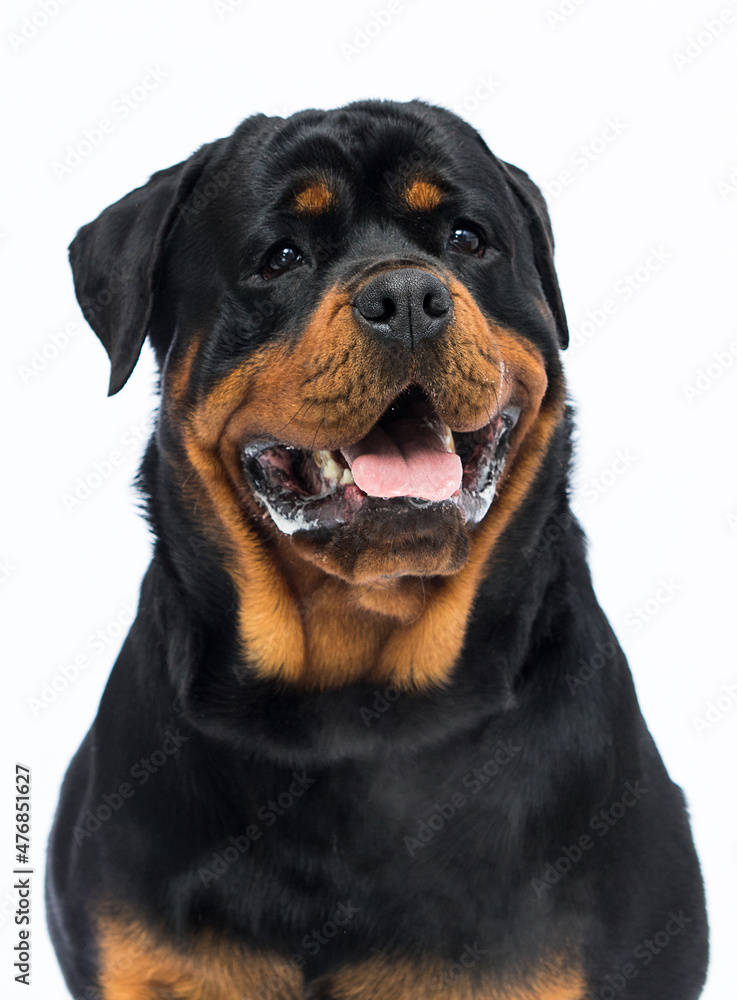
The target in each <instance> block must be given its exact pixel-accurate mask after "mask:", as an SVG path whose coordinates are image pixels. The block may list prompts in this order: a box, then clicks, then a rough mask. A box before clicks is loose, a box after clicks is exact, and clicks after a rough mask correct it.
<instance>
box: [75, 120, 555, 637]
mask: <svg viewBox="0 0 737 1000" xmlns="http://www.w3.org/2000/svg"><path fill="white" fill-rule="evenodd" d="M71 260H72V265H73V269H74V274H75V283H76V287H77V293H78V296H79V299H80V302H81V304H82V308H83V310H84V312H85V315H86V316H87V318H88V320H89V322H90V324H91V325H92V327H93V329H94V330H95V331H96V333H97V334H98V336H99V337H100V339H101V340H102V342H103V344H104V345H105V347H106V348H107V350H108V353H109V354H110V358H111V363H112V376H111V387H110V391H111V392H115V391H117V390H118V389H119V388H120V387H121V386H122V385H123V384H124V383H125V381H126V379H127V378H128V375H129V374H130V372H131V370H132V368H133V366H134V365H135V362H136V359H137V357H138V353H139V351H140V348H141V345H142V342H143V340H144V338H145V336H146V334H147V333H148V334H149V336H150V338H151V342H152V344H153V346H154V348H155V350H156V353H157V356H158V359H159V362H160V365H161V368H162V386H163V406H162V412H161V416H160V426H159V432H158V441H159V447H160V448H161V449H162V451H163V452H164V453H165V454H166V456H167V458H168V460H169V461H170V463H171V465H172V468H174V469H176V470H178V471H177V482H178V484H179V489H180V492H181V495H182V497H183V498H184V501H185V504H188V505H189V507H190V509H191V510H193V511H194V510H195V509H196V510H197V517H198V518H201V517H204V518H205V519H206V520H207V522H208V528H207V531H206V533H207V535H208V537H209V538H210V539H211V540H212V541H213V544H216V545H219V546H220V548H221V550H222V552H223V554H224V555H223V558H224V559H225V562H226V564H227V565H228V566H229V571H230V573H231V576H232V577H233V579H234V581H235V582H236V587H237V589H238V590H239V592H240V594H241V598H242V604H244V603H248V602H249V601H250V610H249V612H248V614H246V612H245V611H244V608H243V607H241V618H242V621H243V628H244V629H246V631H247V630H248V627H249V626H248V625H247V624H245V622H246V620H247V619H248V615H249V614H250V615H251V616H253V615H256V616H257V617H258V616H261V617H263V614H264V613H265V612H264V611H263V608H261V606H260V605H258V603H257V604H256V605H254V600H255V598H254V597H253V595H254V593H255V592H256V591H257V590H258V587H257V586H256V583H255V582H254V581H255V576H254V575H258V574H260V577H259V579H261V578H263V579H262V583H263V586H264V587H266V589H267V590H268V591H269V594H270V596H269V598H268V601H271V602H272V603H273V602H274V601H275V600H276V601H277V602H279V601H282V600H286V598H287V597H288V594H289V593H290V592H291V591H292V590H293V589H294V585H293V580H291V582H290V579H291V578H293V577H294V575H295V574H297V575H299V574H300V573H301V572H308V570H307V568H306V567H312V570H311V571H312V572H314V571H315V570H319V572H320V573H323V574H328V575H329V576H331V577H333V578H335V579H338V580H341V581H344V582H345V583H346V584H348V585H351V586H354V587H357V588H358V589H359V591H360V595H361V600H362V601H363V602H364V605H365V606H367V607H369V606H370V607H371V608H372V610H373V611H374V612H377V613H380V614H385V615H389V617H391V616H392V614H394V615H398V616H399V617H400V618H401V617H402V616H403V615H404V619H405V620H409V618H411V617H412V615H413V614H414V611H413V610H412V608H413V607H414V604H413V601H412V600H411V599H409V598H408V597H407V595H408V594H410V595H411V594H412V593H413V592H414V591H413V587H414V590H416V588H417V582H418V581H420V583H421V584H422V588H423V589H422V593H423V595H426V589H425V583H424V582H423V581H435V582H437V581H438V580H440V579H441V578H443V577H458V575H459V574H462V571H464V570H466V571H468V572H467V573H466V577H469V579H468V580H466V582H465V584H464V588H465V589H464V593H465V592H466V591H469V593H471V592H472V591H473V586H474V585H475V584H474V581H477V580H478V567H479V566H480V565H482V564H483V563H484V562H485V560H486V557H487V556H488V553H489V551H490V549H491V547H492V546H493V543H494V540H495V539H496V538H497V537H498V536H499V534H500V533H501V531H503V529H504V527H505V526H506V524H507V523H508V521H509V518H510V517H511V515H512V514H513V513H514V509H515V508H516V506H518V504H519V503H520V502H521V500H522V498H523V497H524V495H525V494H526V493H527V492H528V491H529V489H530V487H531V484H532V480H533V478H534V475H535V472H536V470H537V468H538V467H539V464H540V462H541V460H542V457H543V456H544V454H545V451H546V448H547V446H548V444H549V441H550V438H551V435H552V433H553V431H554V429H555V426H556V424H557V422H558V421H559V419H560V417H561V413H562V402H563V395H564V390H563V380H562V375H561V371H560V365H559V361H558V349H559V347H560V346H565V345H566V342H567V329H566V322H565V315H564V311H563V306H562V303H561V299H560V293H559V289H558V285H557V281H556V278H555V273H554V270H553V263H552V240H551V235H550V229H549V223H548V219H547V213H546V211H545V206H544V203H543V201H542V198H541V196H540V194H539V192H538V191H537V189H536V188H535V187H534V185H533V184H532V183H531V182H530V181H529V179H528V178H527V176H526V175H525V174H523V173H522V172H521V171H518V170H517V169H516V168H514V167H511V166H509V165H507V164H503V163H502V162H501V161H499V160H497V159H496V158H495V157H494V156H493V155H492V154H491V153H490V152H489V150H488V149H487V148H486V146H485V145H484V143H483V141H482V140H481V139H480V137H479V136H478V134H477V133H476V132H475V131H474V130H473V129H471V128H470V126H468V125H466V124H465V123H464V122H462V121H461V120H460V119H458V118H456V117H455V116H454V115H452V114H450V113H449V112H445V111H442V110H441V109H436V108H429V107H427V106H425V105H422V104H419V103H410V104H406V105H401V104H394V103H382V102H366V103H361V104H354V105H350V106H348V107H347V108H344V109H340V110H335V111H329V112H317V111H308V112H303V113H301V114H298V115H294V116H293V117H291V118H289V119H287V120H282V119H267V118H263V117H256V118H252V119H248V120H247V121H246V122H244V123H243V125H241V126H240V128H239V129H238V130H237V131H236V132H235V133H234V135H233V136H232V137H230V138H229V139H227V140H220V141H219V142H216V143H213V144H211V145H210V146H206V147H203V148H202V149H201V150H200V151H199V152H198V153H197V154H195V155H194V156H193V157H191V158H190V160H188V161H186V162H185V163H183V164H180V165H179V166H177V167H173V168H170V169H169V170H166V171H162V172H161V173H159V174H156V175H154V177H153V178H152V179H151V181H150V182H149V183H148V184H147V185H145V186H144V187H143V188H140V189H139V190H137V191H135V192H133V193H132V194H130V195H128V196H127V197H126V198H124V199H122V201H120V202H118V203H117V204H116V205H114V206H112V207H111V208H109V209H107V210H106V211H105V212H104V213H103V214H102V215H101V216H100V218H99V219H98V220H97V221H96V222H94V223H91V224H90V225H89V226H86V227H85V228H84V229H82V230H81V231H80V233H79V235H78V236H77V238H76V239H75V241H74V243H73V244H72V247H71ZM495 496H496V499H495ZM265 552H266V553H268V556H267V557H265V556H264V553H265ZM265 562H268V563H269V566H268V567H267V568H264V563H265ZM277 563H278V564H279V565H280V566H281V570H280V571H279V572H278V573H277V571H276V570H274V565H275V564H277ZM257 565H258V566H259V567H260V568H258V569H257V568H255V567H256V566H257ZM249 566H250V569H249V568H248V567H249ZM275 574H276V575H275ZM266 577H268V578H269V579H268V580H266ZM277 577H278V579H277ZM285 579H286V582H285ZM464 579H465V578H464ZM264 581H265V582H264ZM388 581H395V582H396V581H400V583H398V584H396V585H394V586H390V587H389V588H388V591H387V583H388ZM401 581H405V584H404V586H402V585H401ZM377 587H378V588H380V589H381V590H382V593H384V594H386V593H387V592H389V593H391V595H392V600H397V601H398V605H397V608H399V610H397V608H393V609H389V608H387V607H383V606H382V607H379V606H378V605H377V602H376V597H375V591H376V588H377ZM371 593H374V597H371V596H370V595H371ZM424 599H425V597H424V596H423V600H424ZM471 599H472V594H471V596H470V597H469V598H468V601H469V604H470V600H471ZM264 600H266V599H264ZM403 601H404V603H405V604H406V605H407V607H406V608H405V611H404V612H402V610H401V606H403ZM262 603H263V601H262ZM280 627H282V628H286V629H287V631H289V630H290V629H292V628H293V623H292V624H291V625H290V624H289V623H288V622H287V621H286V620H284V621H281V622H280ZM295 641H296V640H295Z"/></svg>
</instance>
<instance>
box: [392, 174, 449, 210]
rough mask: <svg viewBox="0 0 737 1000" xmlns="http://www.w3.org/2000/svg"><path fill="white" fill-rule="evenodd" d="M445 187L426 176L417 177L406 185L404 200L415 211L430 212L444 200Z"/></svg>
mask: <svg viewBox="0 0 737 1000" xmlns="http://www.w3.org/2000/svg"><path fill="white" fill-rule="evenodd" d="M443 194H444V192H443V189H442V188H441V187H440V185H438V184H436V183H435V182H434V181H431V180H428V179H427V178H426V177H416V178H415V179H414V180H413V181H411V182H410V183H409V184H407V186H406V187H405V189H404V191H403V192H402V200H403V201H404V203H405V205H406V206H407V207H408V208H410V209H412V211H413V212H430V211H432V209H433V208H437V206H438V205H439V204H440V202H441V201H442V200H443Z"/></svg>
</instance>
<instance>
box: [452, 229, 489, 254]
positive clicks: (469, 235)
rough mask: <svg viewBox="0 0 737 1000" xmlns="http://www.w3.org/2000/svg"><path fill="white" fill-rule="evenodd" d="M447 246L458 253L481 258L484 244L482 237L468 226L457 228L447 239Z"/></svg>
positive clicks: (484, 247)
mask: <svg viewBox="0 0 737 1000" xmlns="http://www.w3.org/2000/svg"><path fill="white" fill-rule="evenodd" d="M448 246H449V247H452V248H453V250H458V251H459V252H460V253H467V254H472V255H473V256H475V257H483V255H484V250H485V249H486V244H485V243H484V240H483V237H482V236H481V234H480V233H479V232H477V231H476V230H475V229H472V228H471V227H470V226H458V227H457V228H456V229H454V230H453V232H452V233H451V234H450V236H449V237H448Z"/></svg>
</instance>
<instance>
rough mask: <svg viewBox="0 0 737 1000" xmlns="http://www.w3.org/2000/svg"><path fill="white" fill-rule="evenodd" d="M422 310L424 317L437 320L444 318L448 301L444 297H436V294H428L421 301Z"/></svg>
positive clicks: (433, 292) (448, 304) (447, 308)
mask: <svg viewBox="0 0 737 1000" xmlns="http://www.w3.org/2000/svg"><path fill="white" fill-rule="evenodd" d="M422 308H423V309H424V311H425V313H426V315H428V316H432V317H433V318H437V317H439V316H445V314H446V313H447V312H448V310H449V309H450V300H449V299H447V297H446V296H445V295H438V294H437V292H435V291H432V292H428V293H427V295H426V296H425V298H424V299H423V300H422Z"/></svg>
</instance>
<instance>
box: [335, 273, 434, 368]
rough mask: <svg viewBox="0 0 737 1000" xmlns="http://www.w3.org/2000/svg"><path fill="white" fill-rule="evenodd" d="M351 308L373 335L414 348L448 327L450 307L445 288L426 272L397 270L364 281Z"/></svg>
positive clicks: (432, 275)
mask: <svg viewBox="0 0 737 1000" xmlns="http://www.w3.org/2000/svg"><path fill="white" fill-rule="evenodd" d="M353 306H354V308H355V309H356V311H357V312H358V314H359V316H360V317H361V319H362V320H363V322H364V324H365V325H367V326H368V327H369V328H370V329H371V330H372V332H375V333H378V334H380V335H381V336H383V337H389V338H391V339H392V340H398V341H400V342H401V343H403V344H404V345H405V346H406V347H409V348H413V347H414V346H415V344H417V342H418V341H420V340H423V339H424V338H425V337H437V336H438V335H439V334H441V333H442V332H443V330H444V329H445V327H446V326H447V325H448V321H449V319H450V317H451V313H452V309H453V303H452V300H451V297H450V292H449V291H448V289H447V288H446V287H445V285H444V284H443V283H442V281H440V279H439V278H436V277H435V275H434V274H430V272H429V271H422V270H420V268H415V267H399V268H395V269H394V270H393V271H383V272H382V273H381V274H378V275H377V276H376V277H375V278H372V279H371V280H370V281H367V282H366V284H365V285H364V286H363V288H362V289H361V290H360V291H359V292H358V294H357V295H356V297H355V299H354V300H353Z"/></svg>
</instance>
